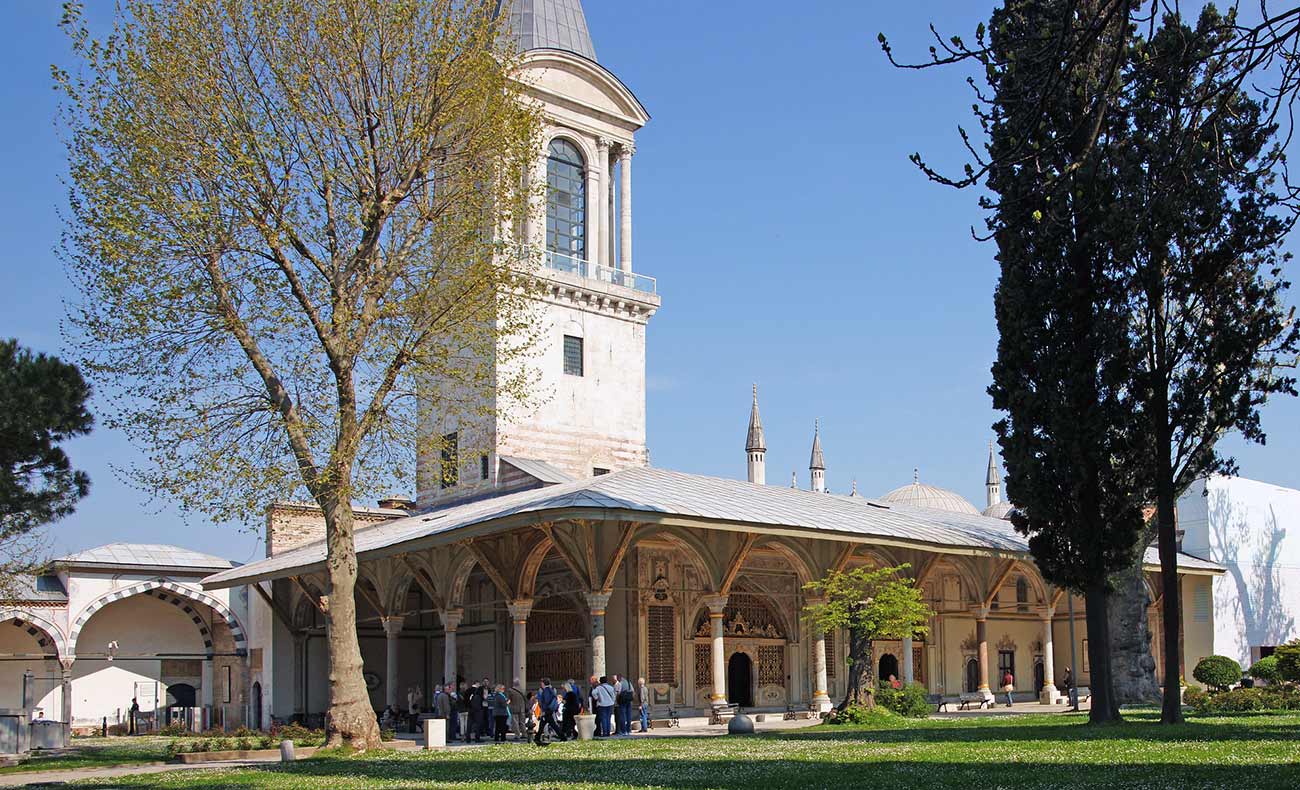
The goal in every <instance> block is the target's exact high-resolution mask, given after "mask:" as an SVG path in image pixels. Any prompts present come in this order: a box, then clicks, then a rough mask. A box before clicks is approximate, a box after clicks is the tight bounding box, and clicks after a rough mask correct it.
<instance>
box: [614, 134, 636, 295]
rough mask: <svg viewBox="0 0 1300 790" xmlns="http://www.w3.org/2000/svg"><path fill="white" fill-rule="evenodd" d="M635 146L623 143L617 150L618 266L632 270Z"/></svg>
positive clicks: (627, 270) (624, 269)
mask: <svg viewBox="0 0 1300 790" xmlns="http://www.w3.org/2000/svg"><path fill="white" fill-rule="evenodd" d="M634 153H636V148H634V147H633V146H631V145H627V144H624V145H622V146H620V147H619V150H618V165H619V168H620V172H619V187H618V204H619V205H618V207H619V212H618V213H619V217H618V268H620V269H622V270H623V271H625V272H630V271H632V154H634Z"/></svg>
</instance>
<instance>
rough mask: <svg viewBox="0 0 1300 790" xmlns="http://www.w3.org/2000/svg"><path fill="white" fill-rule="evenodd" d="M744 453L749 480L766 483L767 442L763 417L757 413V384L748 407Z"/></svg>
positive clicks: (760, 483)
mask: <svg viewBox="0 0 1300 790" xmlns="http://www.w3.org/2000/svg"><path fill="white" fill-rule="evenodd" d="M745 455H746V457H747V458H748V459H749V460H748V464H749V482H751V483H755V484H757V485H760V486H761V485H765V484H766V483H767V462H766V461H765V460H764V457H765V456H766V455H767V443H766V442H765V441H764V440H763V418H762V417H760V416H759V415H758V385H757V384H755V385H754V403H753V405H752V406H750V407H749V435H748V436H747V437H746V438H745Z"/></svg>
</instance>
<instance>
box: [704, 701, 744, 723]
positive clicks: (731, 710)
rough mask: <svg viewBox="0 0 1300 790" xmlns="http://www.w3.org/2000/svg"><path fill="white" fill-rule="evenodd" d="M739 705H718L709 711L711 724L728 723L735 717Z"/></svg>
mask: <svg viewBox="0 0 1300 790" xmlns="http://www.w3.org/2000/svg"><path fill="white" fill-rule="evenodd" d="M739 710H740V706H739V705H718V706H715V707H714V708H713V710H711V711H709V724H726V723H727V722H729V721H731V720H732V719H733V718H735V716H736V713H737V712H738V711H739Z"/></svg>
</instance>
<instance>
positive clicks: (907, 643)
mask: <svg viewBox="0 0 1300 790" xmlns="http://www.w3.org/2000/svg"><path fill="white" fill-rule="evenodd" d="M915 677H916V668H915V667H913V666H912V637H910V636H905V637H903V682H904V683H911V682H912V680H913V679H915Z"/></svg>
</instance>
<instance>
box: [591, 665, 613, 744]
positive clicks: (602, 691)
mask: <svg viewBox="0 0 1300 790" xmlns="http://www.w3.org/2000/svg"><path fill="white" fill-rule="evenodd" d="M591 699H592V702H593V703H594V704H595V706H596V736H597V737H599V738H608V737H609V736H611V735H613V734H614V733H613V726H612V719H613V718H614V702H615V700H616V695H615V694H614V687H613V686H611V685H610V683H609V678H608V677H603V676H602V677H601V678H600V679H599V681H598V682H597V683H596V687H595V688H593V689H592V690H591Z"/></svg>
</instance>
